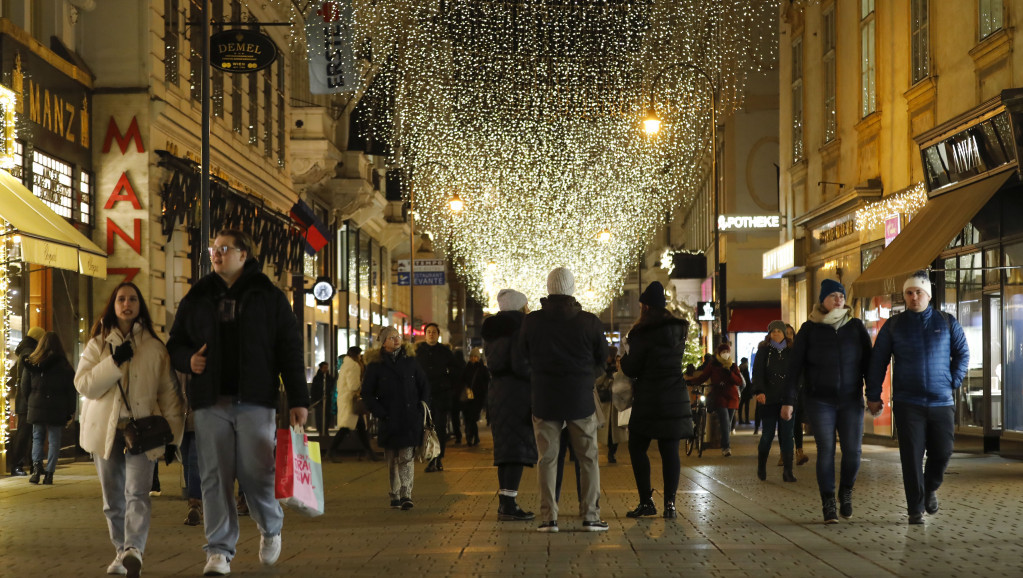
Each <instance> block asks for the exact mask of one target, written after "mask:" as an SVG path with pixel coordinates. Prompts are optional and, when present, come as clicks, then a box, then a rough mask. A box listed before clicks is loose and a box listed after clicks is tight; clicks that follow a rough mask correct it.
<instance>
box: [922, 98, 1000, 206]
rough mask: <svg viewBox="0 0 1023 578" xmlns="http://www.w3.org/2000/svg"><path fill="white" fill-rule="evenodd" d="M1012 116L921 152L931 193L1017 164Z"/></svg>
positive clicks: (975, 127)
mask: <svg viewBox="0 0 1023 578" xmlns="http://www.w3.org/2000/svg"><path fill="white" fill-rule="evenodd" d="M1014 143H1015V140H1014V139H1013V137H1012V128H1011V125H1010V121H1009V113H1008V112H1005V111H1003V112H1001V113H1000V114H997V115H995V116H993V117H991V118H988V119H986V120H982V121H980V122H978V123H977V124H975V125H973V126H971V127H969V128H967V129H964V130H961V131H959V132H957V133H956V134H954V135H952V136H950V137H948V138H946V139H944V140H942V141H940V142H937V143H934V144H932V145H930V146H928V147H926V148H924V149H922V150H921V151H920V154H921V157H922V160H923V166H924V172H925V174H926V179H927V190H929V191H934V190H937V189H940V188H942V187H946V186H948V185H952V184H955V183H958V182H960V181H963V180H966V179H968V178H970V177H974V176H977V175H979V174H982V173H986V172H988V171H991V170H994V169H996V168H998V167H1000V166H1002V165H1006V164H1009V163H1011V162H1014V161H1016V149H1015V144H1014Z"/></svg>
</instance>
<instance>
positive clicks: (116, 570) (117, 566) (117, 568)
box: [107, 552, 128, 576]
mask: <svg viewBox="0 0 1023 578" xmlns="http://www.w3.org/2000/svg"><path fill="white" fill-rule="evenodd" d="M123 555H124V553H123V552H122V553H120V554H118V555H117V556H114V561H113V562H111V563H110V565H109V566H107V574H111V575H114V576H124V575H125V574H127V573H128V569H127V568H125V567H124V564H121V556H123Z"/></svg>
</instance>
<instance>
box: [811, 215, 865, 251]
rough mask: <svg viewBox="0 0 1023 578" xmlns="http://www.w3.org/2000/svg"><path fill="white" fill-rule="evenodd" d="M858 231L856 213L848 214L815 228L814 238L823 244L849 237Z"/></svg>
mask: <svg viewBox="0 0 1023 578" xmlns="http://www.w3.org/2000/svg"><path fill="white" fill-rule="evenodd" d="M855 232H856V219H855V218H854V215H851V214H850V215H846V216H844V217H842V218H840V219H836V220H834V221H831V222H830V223H827V224H826V225H824V226H823V227H818V228H816V229H814V230H813V238H814V240H815V241H816V242H817V243H819V244H821V245H823V244H826V243H831V242H833V241H837V240H839V239H842V238H844V237H848V236H849V235H852V234H853V233H855Z"/></svg>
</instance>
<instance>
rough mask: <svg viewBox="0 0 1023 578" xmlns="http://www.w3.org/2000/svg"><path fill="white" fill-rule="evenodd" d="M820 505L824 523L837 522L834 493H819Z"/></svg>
mask: <svg viewBox="0 0 1023 578" xmlns="http://www.w3.org/2000/svg"><path fill="white" fill-rule="evenodd" d="M821 505H822V511H823V512H824V523H825V524H837V523H838V511H837V510H836V504H835V494H834V492H832V493H828V494H825V493H822V494H821Z"/></svg>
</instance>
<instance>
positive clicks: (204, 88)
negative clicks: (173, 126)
mask: <svg viewBox="0 0 1023 578" xmlns="http://www.w3.org/2000/svg"><path fill="white" fill-rule="evenodd" d="M200 86H201V88H200V90H201V92H202V129H201V133H202V134H201V135H200V136H201V137H202V175H201V177H200V183H201V186H200V190H201V192H200V195H201V197H200V201H199V202H200V213H201V214H202V223H201V225H200V228H199V243H201V244H202V246H203V247H208V246H209V243H210V2H209V0H202V78H201V79H200ZM203 253H205V251H203ZM211 265H212V263H211V262H210V259H209V258H208V257H207V256H206V255H205V254H203V255H201V259H200V261H199V276H200V277H201V276H205V275H206V274H207V273H209V272H210V267H211Z"/></svg>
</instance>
